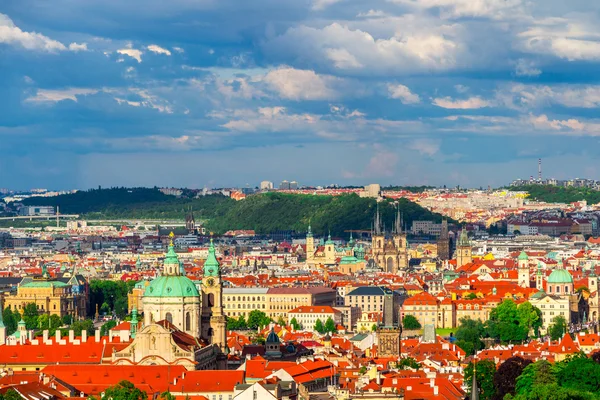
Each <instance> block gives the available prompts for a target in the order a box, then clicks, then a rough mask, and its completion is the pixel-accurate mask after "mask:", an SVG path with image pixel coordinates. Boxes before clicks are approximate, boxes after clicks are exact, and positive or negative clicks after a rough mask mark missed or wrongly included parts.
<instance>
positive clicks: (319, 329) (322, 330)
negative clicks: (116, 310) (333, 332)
mask: <svg viewBox="0 0 600 400" xmlns="http://www.w3.org/2000/svg"><path fill="white" fill-rule="evenodd" d="M315 331H317V332H319V333H325V326H324V325H323V322H321V320H320V319H317V321H316V322H315Z"/></svg>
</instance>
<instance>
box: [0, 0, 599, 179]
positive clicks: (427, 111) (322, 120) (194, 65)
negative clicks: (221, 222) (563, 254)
mask: <svg viewBox="0 0 600 400" xmlns="http://www.w3.org/2000/svg"><path fill="white" fill-rule="evenodd" d="M599 67H600V2H598V1H589V0H570V1H568V2H567V1H564V0H531V1H528V0H370V1H364V0H362V1H357V0H293V1H292V0H253V1H242V0H236V1H232V0H169V1H164V0H127V1H122V0H86V1H81V0H53V1H47V0H2V1H0V187H7V188H12V189H28V188H33V187H44V188H51V189H70V188H80V189H84V188H89V187H96V186H98V185H101V186H154V185H157V186H175V187H190V188H202V187H205V186H207V187H223V186H242V185H243V186H245V185H250V186H256V185H258V184H259V182H260V181H262V180H270V181H273V182H275V183H276V184H277V183H278V182H279V181H281V180H283V179H287V180H290V181H291V180H296V181H298V182H300V184H310V185H325V184H331V183H337V184H342V185H350V184H353V185H362V184H368V183H380V184H395V185H436V186H438V185H447V186H454V185H461V186H467V187H479V186H484V187H487V186H488V185H490V186H492V187H497V186H501V185H504V184H507V183H509V182H510V181H511V180H513V179H515V178H528V177H529V176H530V175H536V174H537V160H538V158H541V159H542V164H543V174H544V177H554V178H557V179H566V178H573V177H587V178H597V179H598V178H600V176H599V175H600V174H599V169H600V167H599V166H598V158H599V151H598V150H599V149H600V146H599V144H600V143H599V140H600V116H599V114H598V109H599V107H600V83H599V80H600V72H598V71H600V69H599Z"/></svg>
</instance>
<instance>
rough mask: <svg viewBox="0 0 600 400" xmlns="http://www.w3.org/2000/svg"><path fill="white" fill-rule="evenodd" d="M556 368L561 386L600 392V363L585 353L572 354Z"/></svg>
mask: <svg viewBox="0 0 600 400" xmlns="http://www.w3.org/2000/svg"><path fill="white" fill-rule="evenodd" d="M560 364H562V365H559V366H558V368H556V371H557V372H556V377H557V379H558V382H559V384H560V386H562V387H565V388H570V389H574V390H578V391H583V392H591V393H599V392H600V364H597V363H596V362H594V360H592V359H591V358H588V357H587V356H586V355H585V354H584V353H579V354H575V355H572V356H571V357H570V358H569V359H567V360H566V361H563V362H562V363H560Z"/></svg>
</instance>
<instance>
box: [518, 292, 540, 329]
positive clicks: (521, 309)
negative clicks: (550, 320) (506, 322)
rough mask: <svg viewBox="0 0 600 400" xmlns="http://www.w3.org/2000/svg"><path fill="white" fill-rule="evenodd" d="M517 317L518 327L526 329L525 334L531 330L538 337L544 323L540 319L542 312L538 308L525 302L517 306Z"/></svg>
mask: <svg viewBox="0 0 600 400" xmlns="http://www.w3.org/2000/svg"><path fill="white" fill-rule="evenodd" d="M517 315H518V319H519V325H520V326H522V327H523V328H524V329H527V334H529V332H530V331H531V330H533V332H535V335H536V336H539V333H540V328H541V327H542V323H543V322H544V321H543V319H542V311H541V310H540V309H539V308H537V307H535V306H534V305H532V304H531V303H530V302H528V301H526V302H524V303H521V304H519V306H518V307H517Z"/></svg>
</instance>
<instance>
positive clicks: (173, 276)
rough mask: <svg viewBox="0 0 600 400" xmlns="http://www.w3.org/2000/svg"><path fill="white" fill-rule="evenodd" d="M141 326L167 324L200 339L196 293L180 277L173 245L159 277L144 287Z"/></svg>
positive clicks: (186, 281)
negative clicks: (142, 322) (159, 322)
mask: <svg viewBox="0 0 600 400" xmlns="http://www.w3.org/2000/svg"><path fill="white" fill-rule="evenodd" d="M142 301H143V304H144V322H145V324H146V325H149V324H151V323H153V322H158V321H162V320H167V321H169V322H170V323H171V324H173V325H175V326H176V327H177V328H178V329H180V330H181V331H183V332H185V333H187V334H190V335H192V336H194V337H200V310H201V304H200V293H199V292H198V289H197V288H196V285H194V282H192V281H191V280H190V279H189V278H187V277H185V276H184V275H183V273H182V266H181V264H180V262H179V257H178V256H177V253H175V248H174V246H173V242H171V244H170V245H169V249H168V251H167V254H166V256H165V260H164V263H163V268H162V273H161V275H160V276H158V277H157V278H155V279H154V280H153V281H152V282H150V284H149V285H148V286H147V287H146V291H145V292H144V296H143V300H142Z"/></svg>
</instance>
